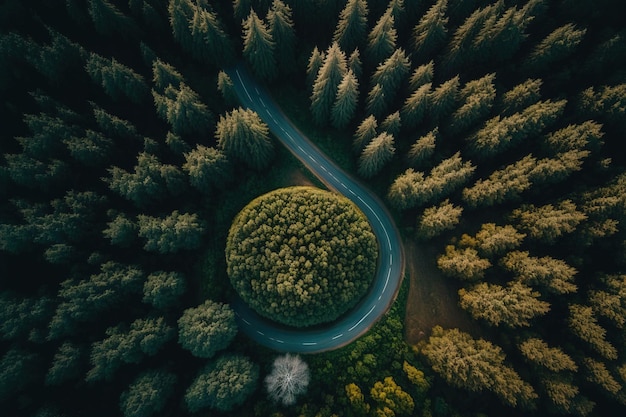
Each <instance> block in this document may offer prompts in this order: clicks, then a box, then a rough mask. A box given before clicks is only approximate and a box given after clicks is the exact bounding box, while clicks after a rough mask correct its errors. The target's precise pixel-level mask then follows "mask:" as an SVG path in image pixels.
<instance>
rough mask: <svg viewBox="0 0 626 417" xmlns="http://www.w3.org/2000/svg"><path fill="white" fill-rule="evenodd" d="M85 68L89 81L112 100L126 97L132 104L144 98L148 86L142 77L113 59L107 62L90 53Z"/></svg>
mask: <svg viewBox="0 0 626 417" xmlns="http://www.w3.org/2000/svg"><path fill="white" fill-rule="evenodd" d="M85 68H86V69H87V73H88V74H89V76H90V77H91V79H92V80H93V81H94V82H95V83H97V84H100V85H101V86H102V87H103V88H104V91H105V92H106V93H107V94H108V95H109V96H111V97H112V98H113V99H114V100H117V101H119V100H121V99H123V98H125V97H126V98H129V99H130V100H131V101H133V102H134V103H141V101H142V100H143V99H144V98H145V97H146V94H147V92H148V86H147V85H146V82H145V81H144V79H143V77H142V76H141V75H139V74H137V73H136V72H135V71H133V70H132V69H131V68H129V67H127V66H125V65H123V64H121V63H119V62H117V60H116V59H115V58H111V59H110V60H109V59H106V58H104V57H102V56H100V55H98V54H96V53H93V52H92V53H91V55H90V56H89V60H88V61H87V64H86V66H85Z"/></svg>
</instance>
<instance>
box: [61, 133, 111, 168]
mask: <svg viewBox="0 0 626 417" xmlns="http://www.w3.org/2000/svg"><path fill="white" fill-rule="evenodd" d="M63 143H65V145H66V146H67V149H68V150H69V151H70V154H71V155H72V157H74V159H76V160H77V161H79V162H80V163H82V164H84V165H86V166H102V165H104V164H105V163H106V162H108V160H109V157H110V155H111V153H112V150H113V148H114V145H113V141H112V140H111V139H109V138H107V137H106V136H105V135H103V134H102V133H100V132H95V131H93V130H91V129H88V130H86V131H85V134H84V135H80V136H71V137H69V138H67V139H64V140H63Z"/></svg>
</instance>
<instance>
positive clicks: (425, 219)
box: [417, 199, 463, 240]
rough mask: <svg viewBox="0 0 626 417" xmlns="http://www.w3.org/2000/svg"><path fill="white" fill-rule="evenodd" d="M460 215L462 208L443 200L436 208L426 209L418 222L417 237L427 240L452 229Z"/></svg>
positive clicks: (458, 220)
mask: <svg viewBox="0 0 626 417" xmlns="http://www.w3.org/2000/svg"><path fill="white" fill-rule="evenodd" d="M461 214H463V207H457V206H455V205H454V204H452V203H450V200H449V199H445V200H443V201H442V202H441V203H440V204H439V205H437V206H433V207H428V208H426V209H425V210H424V213H423V214H422V215H421V216H420V218H419V220H418V223H417V236H418V237H419V238H420V239H423V240H428V239H432V238H433V237H435V236H438V235H440V234H441V233H443V232H444V231H446V230H450V229H454V227H455V226H456V225H457V224H459V222H460V218H461Z"/></svg>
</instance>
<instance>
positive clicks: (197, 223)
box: [137, 210, 206, 254]
mask: <svg viewBox="0 0 626 417" xmlns="http://www.w3.org/2000/svg"><path fill="white" fill-rule="evenodd" d="M137 224H138V226H139V237H142V238H144V239H145V241H146V243H145V244H144V246H143V248H144V249H145V250H147V251H149V252H157V253H160V254H168V253H176V252H180V251H182V250H189V249H195V248H197V247H198V246H200V243H201V242H202V235H203V234H204V231H205V229H206V225H205V223H204V222H203V221H202V220H200V219H199V218H198V215H197V214H195V213H193V214H190V213H179V211H178V210H174V211H173V212H171V213H170V214H169V215H167V216H165V217H164V218H160V217H152V216H148V215H145V214H140V215H138V216H137Z"/></svg>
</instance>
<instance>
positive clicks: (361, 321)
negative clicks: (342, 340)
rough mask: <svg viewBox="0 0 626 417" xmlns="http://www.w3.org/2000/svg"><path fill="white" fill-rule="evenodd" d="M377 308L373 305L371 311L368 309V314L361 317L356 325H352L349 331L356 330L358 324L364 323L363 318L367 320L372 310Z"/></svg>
mask: <svg viewBox="0 0 626 417" xmlns="http://www.w3.org/2000/svg"><path fill="white" fill-rule="evenodd" d="M375 308H376V306H375V305H373V306H372V308H370V311H368V312H367V314H365V315H364V316H363V317H361V320H359V321H357V322H356V324H355V325H354V326H352V327H350V328H349V329H348V331H349V332H351V331H352V330H354V329H355V328H356V326H358V325H359V324H361V323H363V320H365V319H366V318H367V316H369V315H370V314H372V311H374V309H375Z"/></svg>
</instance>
